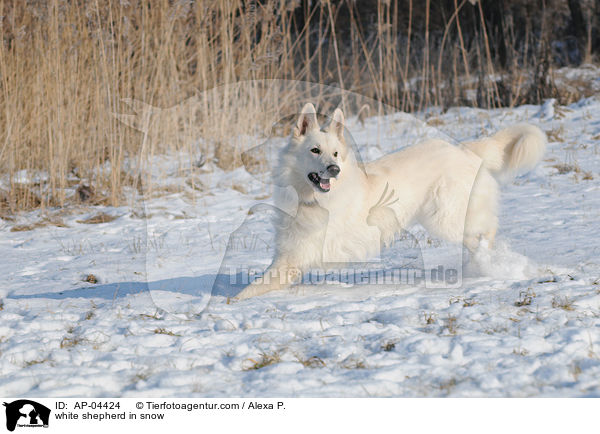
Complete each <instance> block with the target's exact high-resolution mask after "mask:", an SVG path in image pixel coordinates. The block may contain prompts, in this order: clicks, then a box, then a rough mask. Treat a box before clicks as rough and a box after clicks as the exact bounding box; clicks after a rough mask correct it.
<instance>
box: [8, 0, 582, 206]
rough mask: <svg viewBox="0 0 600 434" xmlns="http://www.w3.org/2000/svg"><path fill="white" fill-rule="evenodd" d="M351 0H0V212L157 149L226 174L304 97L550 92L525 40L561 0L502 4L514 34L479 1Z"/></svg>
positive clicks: (417, 101)
mask: <svg viewBox="0 0 600 434" xmlns="http://www.w3.org/2000/svg"><path fill="white" fill-rule="evenodd" d="M359 3H361V2H355V1H353V0H341V1H339V2H328V1H316V2H302V3H299V2H281V1H278V0H265V1H261V2H254V1H251V0H247V1H246V0H215V1H213V0H197V1H194V2H183V1H174V2H155V3H152V4H151V5H152V6H151V7H150V3H147V2H145V1H142V0H129V1H111V0H98V1H91V2H84V1H81V0H80V1H67V0H48V1H43V2H42V1H27V2H16V1H3V0H0V17H2V18H0V21H1V23H0V24H1V30H0V31H1V34H2V41H1V43H0V107H1V108H2V109H1V110H0V133H1V143H2V146H0V173H2V174H3V178H2V179H1V180H0V181H1V182H2V184H3V185H4V190H2V191H0V215H10V214H11V213H15V212H17V211H21V210H29V209H34V208H40V207H41V208H47V207H58V206H64V205H67V204H70V203H81V202H85V203H91V204H105V205H119V204H122V203H125V200H126V199H127V198H128V195H130V194H136V193H137V194H139V193H144V194H152V193H153V189H154V185H153V182H152V181H153V178H152V177H151V176H150V171H149V170H148V169H149V168H150V166H151V163H152V158H153V157H155V156H156V155H159V154H163V153H172V154H174V155H175V154H176V155H185V157H182V158H181V161H180V166H181V167H180V170H181V172H182V173H185V175H186V176H189V177H191V178H192V179H193V178H194V177H195V175H197V174H199V173H202V171H203V170H204V169H203V166H204V163H205V162H206V161H209V160H210V161H211V162H212V163H214V164H216V165H217V166H219V167H221V168H223V169H225V170H231V169H232V168H235V167H238V166H239V165H240V164H242V159H241V152H242V151H244V150H245V149H246V148H247V147H248V146H249V145H251V144H252V143H249V142H251V141H249V140H247V139H245V138H244V137H248V136H257V137H261V136H263V135H265V134H267V133H268V132H269V131H270V129H271V128H272V127H273V125H274V124H275V123H276V121H278V120H280V119H282V118H284V117H286V116H289V115H292V114H293V113H295V112H296V111H297V110H298V109H299V107H300V105H301V104H302V103H303V102H305V101H307V100H310V101H312V102H314V103H316V104H317V105H318V106H319V109H320V110H322V111H330V110H331V109H332V108H334V107H335V106H337V105H342V106H343V108H344V109H345V110H346V112H347V113H348V114H357V113H359V112H360V120H361V122H364V120H365V117H366V116H367V115H376V114H378V113H380V112H381V111H382V110H383V107H394V108H396V109H400V110H404V111H415V110H420V109H424V108H426V107H428V106H432V105H435V106H440V107H448V106H451V105H463V104H468V105H475V106H481V107H498V106H501V105H505V106H513V105H516V104H520V103H523V102H524V101H530V102H539V100H541V99H543V98H548V97H556V98H558V99H559V102H564V101H560V99H561V95H560V91H559V90H557V89H556V86H555V85H554V84H553V81H552V74H551V68H550V66H549V65H548V62H549V60H548V59H550V60H551V59H552V56H551V53H547V52H546V51H543V48H544V47H547V46H548V44H547V43H546V44H544V43H541V42H540V40H539V39H536V38H539V35H541V36H542V42H543V41H544V39H543V38H545V37H548V35H550V34H551V32H552V30H553V29H552V27H551V26H549V25H544V23H549V22H551V21H552V20H553V19H555V18H556V17H557V16H558V15H559V14H560V13H562V12H560V11H561V10H564V4H566V2H564V1H563V2H562V3H561V5H562V6H561V7H562V9H560V10H559V9H557V10H554V9H552V6H548V7H547V8H546V7H544V8H543V9H542V10H537V9H536V13H534V14H526V15H523V14H520V13H519V12H518V11H517V12H514V11H512V12H510V13H511V14H515V15H514V16H517V17H521V16H527V19H528V20H530V21H531V22H529V21H528V23H527V26H524V28H525V29H526V31H525V33H524V34H521V33H522V32H521V29H519V28H516V25H515V24H514V23H513V21H512V19H506V20H503V21H502V23H501V28H496V27H494V26H491V27H490V25H489V22H488V18H489V17H486V14H488V12H489V10H491V9H490V8H491V7H492V6H489V5H487V4H486V5H483V6H482V2H474V3H473V2H468V1H465V0H463V1H460V2H458V1H455V2H454V4H453V5H452V3H451V2H446V3H447V4H445V5H442V4H438V3H437V2H430V1H429V0H428V1H426V2H425V4H424V5H423V4H421V3H417V2H413V0H403V1H398V0H394V1H387V0H378V1H376V2H364V3H361V4H359ZM511 7H512V8H515V7H519V6H514V5H511ZM361 8H362V9H361ZM365 9H368V12H369V13H368V14H366V13H365V12H364V10H365ZM557 11H558V12H557ZM563 15H564V13H563ZM512 16H513V15H511V17H512ZM367 20H370V21H367ZM366 24H368V25H366ZM532 26H533V27H532ZM562 27H564V28H566V27H567V26H562ZM540 29H541V30H540ZM538 30H539V31H538ZM498 32H500V33H501V35H502V36H501V38H499V37H498V34H499V33H498ZM499 45H502V47H504V48H502V50H503V51H502V52H503V53H504V54H502V55H501V56H500V55H499V54H498V53H499V52H500V48H499ZM492 77H495V78H493V79H492ZM272 79H275V80H274V81H273V80H272ZM280 80H284V81H280ZM342 89H343V90H342ZM345 90H347V91H349V92H356V94H357V95H358V94H360V95H362V96H364V98H363V97H362V96H352V95H354V94H350V93H348V92H345ZM573 92H575V91H572V90H570V91H569V95H568V96H566V97H565V98H567V99H573V98H575V97H577V95H579V93H577V92H580V93H581V92H583V91H579V90H578V91H577V92H576V93H577V95H575V94H574V93H573ZM563 100H564V98H563ZM369 101H370V102H371V103H370V107H369V105H366V106H365V102H369ZM373 101H376V103H373ZM365 107H366V108H365ZM429 122H430V123H431V124H433V125H436V124H437V123H438V120H436V118H432V119H430V121H429ZM132 127H133V128H132ZM282 132H283V133H285V131H282ZM193 190H194V191H195V189H193ZM158 193H159V194H162V192H160V191H159V192H158ZM200 193H201V192H200Z"/></svg>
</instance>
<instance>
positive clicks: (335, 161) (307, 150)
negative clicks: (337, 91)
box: [291, 103, 348, 193]
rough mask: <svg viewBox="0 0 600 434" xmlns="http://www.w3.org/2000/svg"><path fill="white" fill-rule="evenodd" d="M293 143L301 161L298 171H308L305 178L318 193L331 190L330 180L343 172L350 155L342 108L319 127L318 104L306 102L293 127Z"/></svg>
mask: <svg viewBox="0 0 600 434" xmlns="http://www.w3.org/2000/svg"><path fill="white" fill-rule="evenodd" d="M291 144H292V146H293V147H294V148H295V149H294V153H295V155H296V160H297V163H299V164H298V167H297V168H296V170H298V169H300V170H303V172H305V173H303V174H302V175H303V176H304V179H305V181H306V182H307V183H308V184H309V185H310V186H311V187H312V188H314V189H315V190H316V191H317V192H319V193H327V192H329V191H330V190H331V188H332V183H331V179H332V178H334V179H337V178H338V177H339V176H340V175H341V172H342V171H343V170H344V163H345V162H346V157H347V155H348V147H347V145H346V141H345V140H344V114H343V113H342V111H341V110H340V109H339V108H337V109H335V111H334V112H333V116H332V118H331V122H330V123H329V124H328V125H326V126H325V127H323V128H320V127H319V124H318V122H317V112H316V110H315V107H314V106H313V105H312V104H310V103H308V104H306V105H305V106H304V107H303V108H302V112H301V113H300V116H299V118H298V122H297V123H296V126H295V127H294V130H293V133H292V140H291Z"/></svg>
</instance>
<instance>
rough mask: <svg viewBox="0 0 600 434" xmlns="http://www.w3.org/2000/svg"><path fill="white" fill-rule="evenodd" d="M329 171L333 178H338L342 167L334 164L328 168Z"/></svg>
mask: <svg viewBox="0 0 600 434" xmlns="http://www.w3.org/2000/svg"><path fill="white" fill-rule="evenodd" d="M327 171H328V172H329V174H330V175H331V176H338V173H340V166H338V165H337V164H332V165H331V166H329V167H327Z"/></svg>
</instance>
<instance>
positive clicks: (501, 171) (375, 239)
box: [237, 104, 546, 299]
mask: <svg viewBox="0 0 600 434" xmlns="http://www.w3.org/2000/svg"><path fill="white" fill-rule="evenodd" d="M315 148H317V149H318V150H319V151H320V153H319V154H317V153H314V152H311V150H314V149H315ZM545 148H546V136H545V134H544V133H543V132H542V131H541V130H540V129H539V128H537V127H535V126H533V125H527V124H521V125H517V126H514V127H511V128H507V129H505V130H502V131H500V132H498V133H496V134H495V135H493V136H491V137H486V138H483V139H480V140H477V141H473V142H467V143H463V144H462V145H460V146H453V145H451V144H449V143H446V142H444V141H442V140H437V139H436V140H428V141H425V142H422V143H419V144H417V145H415V146H412V147H409V148H407V149H404V150H401V151H399V152H396V153H393V154H390V155H387V156H385V157H383V158H381V159H379V160H376V161H373V162H370V163H367V164H366V165H365V166H364V168H363V167H361V166H360V165H359V164H358V163H357V160H356V158H355V155H354V153H353V152H352V149H350V148H349V146H348V145H347V144H346V142H345V140H344V115H343V113H342V111H341V110H340V109H336V110H335V112H334V113H333V116H332V121H331V123H330V124H329V126H328V127H326V128H324V129H323V130H321V129H320V127H319V125H318V122H317V116H316V111H315V108H314V106H313V105H312V104H306V105H305V106H304V108H303V109H302V113H301V115H300V117H299V119H298V122H297V125H296V126H295V128H294V131H293V134H292V137H291V139H290V141H289V143H288V145H287V147H286V148H285V149H284V150H283V153H282V154H281V156H280V161H279V167H278V170H279V173H277V174H276V176H277V177H278V178H280V181H281V182H283V183H285V184H286V185H290V186H292V187H293V188H294V190H295V191H296V192H297V195H298V197H297V200H298V206H297V210H296V213H295V215H294V216H280V217H278V218H277V220H276V222H275V227H276V231H277V234H276V255H275V258H274V260H273V263H272V264H271V266H270V267H269V269H268V270H267V271H266V272H265V275H264V277H263V278H262V279H258V280H256V281H255V282H253V283H252V284H251V285H249V286H248V287H246V288H245V289H244V290H243V291H242V292H241V293H240V294H238V296H237V298H238V299H244V298H248V297H252V296H256V295H260V294H264V293H266V292H269V291H272V290H277V289H282V288H285V287H287V286H289V285H290V284H291V283H294V282H295V281H298V280H299V279H300V277H301V275H302V273H303V272H304V271H307V270H308V269H310V268H313V267H321V266H323V264H324V263H328V264H331V263H345V262H349V261H356V260H364V259H367V258H368V257H369V256H371V255H372V254H373V253H374V252H376V251H377V250H378V248H379V246H380V243H381V242H382V241H383V242H384V243H389V242H391V241H393V238H394V235H395V234H396V233H398V232H399V231H401V230H402V229H403V228H407V227H409V225H411V224H412V223H414V222H418V223H420V224H421V225H422V226H423V227H425V228H426V229H427V230H428V232H429V233H430V234H432V235H433V236H435V237H439V238H442V239H445V240H448V241H451V242H455V243H461V242H462V243H464V245H465V246H466V247H467V248H468V249H469V250H471V251H473V250H474V249H476V248H477V247H478V245H479V242H480V239H482V238H483V239H486V240H487V241H488V245H489V246H491V245H492V243H493V241H494V237H495V234H496V228H497V225H498V217H497V203H498V180H499V179H503V178H510V177H512V176H514V175H515V174H516V173H519V172H522V171H525V170H529V169H531V168H533V167H534V166H535V165H536V164H537V163H538V162H539V161H540V160H541V158H542V155H543V154H544V151H545ZM336 152H337V154H336ZM332 164H335V165H337V166H339V168H340V169H341V170H340V172H339V174H338V176H337V177H335V178H334V177H331V179H330V191H328V192H323V191H322V190H321V189H319V187H318V186H316V185H315V184H313V183H312V182H311V180H309V178H308V174H309V173H311V172H315V173H317V174H318V175H319V176H320V177H322V178H323V177H328V176H329V175H328V169H327V168H328V167H329V166H331V165H332ZM276 201H277V200H276ZM278 205H281V206H282V207H285V204H283V203H281V204H279V203H278Z"/></svg>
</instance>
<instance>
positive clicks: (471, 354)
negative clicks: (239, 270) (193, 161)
mask: <svg viewBox="0 0 600 434" xmlns="http://www.w3.org/2000/svg"><path fill="white" fill-rule="evenodd" d="M423 116H424V118H426V122H427V124H424V125H419V123H418V122H417V123H414V122H412V123H411V122H410V120H407V119H408V116H407V115H402V114H395V115H389V116H381V117H372V118H369V119H367V120H366V122H365V125H364V126H363V125H361V124H360V123H358V122H357V121H356V119H350V121H349V125H348V127H349V130H350V132H351V134H352V137H353V138H354V140H355V141H356V143H357V145H358V148H359V150H360V152H361V155H362V158H363V159H365V160H369V159H372V158H376V157H378V156H380V155H383V154H385V153H388V152H391V151H393V150H395V149H398V148H400V147H403V146H407V145H409V144H410V143H411V142H413V141H414V140H416V139H417V138H421V137H429V136H432V135H442V136H444V135H447V136H450V137H451V138H453V139H455V140H456V141H461V140H467V139H472V138H475V137H478V136H480V135H482V134H487V133H492V132H494V131H496V130H497V129H499V128H501V127H504V126H508V125H511V124H514V123H516V122H520V121H530V122H533V123H536V124H538V125H540V126H541V127H542V129H544V130H545V131H546V132H547V133H548V134H549V137H550V145H549V149H548V152H547V154H546V156H545V160H544V161H543V162H542V164H540V166H539V167H538V168H536V169H535V170H534V171H532V172H531V173H529V174H526V175H524V176H521V177H519V178H517V179H516V180H514V182H511V183H509V184H508V185H505V186H504V187H503V194H502V201H501V214H500V229H499V234H498V245H497V247H496V249H495V250H494V251H493V252H487V251H484V250H482V251H480V252H478V257H477V258H476V259H477V264H478V265H477V267H476V268H477V269H474V267H473V264H474V260H473V259H472V260H471V263H470V264H467V265H466V272H465V276H464V278H463V280H462V285H461V286H460V287H458V288H452V289H447V288H433V287H425V286H424V285H422V284H407V283H404V284H363V283H355V284H349V283H344V282H335V281H334V282H326V283H320V284H312V285H311V284H304V285H300V286H297V287H294V288H292V289H291V290H289V291H285V292H276V293H272V294H269V295H266V296H262V297H258V298H255V299H250V300H246V301H242V302H231V303H230V302H228V296H229V295H233V294H234V292H232V291H228V290H223V289H219V288H217V289H215V290H214V291H213V285H214V282H215V278H216V276H217V274H218V272H219V270H220V268H221V267H222V264H235V265H237V266H247V267H249V266H259V267H260V266H266V265H267V264H268V263H269V260H270V258H271V255H272V248H271V245H270V240H271V239H272V236H273V233H272V229H271V226H270V223H269V217H268V212H263V211H264V210H263V209H262V208H261V207H260V206H259V207H258V208H253V212H251V213H250V214H251V215H250V216H249V215H248V211H249V210H250V209H251V208H252V207H253V206H255V205H257V204H261V203H267V204H268V203H270V201H271V193H272V189H273V187H272V186H269V185H267V184H265V183H263V182H262V180H264V179H261V176H256V177H255V176H252V175H250V174H249V173H247V172H246V171H245V170H244V169H243V168H240V169H237V170H236V171H234V172H230V173H225V172H221V171H220V170H219V169H218V168H212V167H209V168H208V169H210V170H206V173H203V174H202V175H200V176H198V178H197V179H195V181H194V182H195V185H196V188H198V185H201V188H200V190H202V191H200V192H199V193H198V194H197V195H196V196H195V197H192V196H191V194H190V193H189V191H185V188H187V187H185V188H184V191H183V192H180V193H174V194H162V195H160V194H156V195H155V197H154V198H152V199H148V200H147V201H146V202H145V203H138V204H134V205H132V206H129V207H122V208H107V207H95V208H83V207H82V208H80V209H74V210H69V211H68V212H67V211H64V210H63V211H60V210H56V211H54V212H55V213H56V214H57V215H60V217H61V219H62V221H63V223H64V226H66V227H59V226H53V225H44V226H41V227H38V228H35V229H32V230H26V231H11V229H13V228H15V226H17V228H18V225H23V224H26V223H33V222H35V221H37V220H39V219H40V218H41V217H40V214H39V213H38V212H34V213H29V214H26V215H22V216H19V218H18V219H17V220H16V221H14V222H9V221H2V220H0V228H1V230H2V235H1V236H0V256H1V257H2V261H1V262H0V276H2V277H1V278H0V279H1V281H0V300H1V302H0V303H1V304H0V306H1V307H0V396H22V397H23V396H340V397H349V396H412V397H414V396H600V259H599V258H600V242H599V241H600V225H599V222H600V171H599V170H598V167H600V100H598V99H594V98H589V99H585V100H582V101H580V102H579V103H577V104H573V105H572V106H569V107H557V106H554V105H553V104H552V103H548V104H546V105H545V106H543V107H538V106H523V107H519V108H516V109H502V110H479V109H470V108H456V109H451V110H449V111H447V112H446V113H443V114H435V113H430V114H428V115H427V116H425V115H423ZM275 142H276V143H279V142H278V141H275ZM159 163H160V162H157V163H156V164H157V165H160V164H159ZM161 164H162V166H161V167H163V168H166V169H165V170H167V171H168V170H169V167H170V166H169V164H170V160H169V159H168V158H165V159H164V161H162V163H161ZM167 175H168V173H167ZM166 179H170V180H171V181H170V182H172V183H181V184H182V185H184V186H185V185H186V184H185V183H186V180H185V179H181V178H174V177H172V178H169V177H167V178H166ZM187 181H189V180H187ZM188 184H189V182H188ZM190 188H191V187H190ZM98 212H104V213H107V214H110V215H112V216H116V217H117V218H116V219H115V220H113V221H111V222H107V223H100V224H84V223H82V221H84V220H85V219H86V218H88V217H92V216H94V215H96V214H97V213H98ZM236 230H237V232H234V231H236ZM232 233H234V236H231V237H230V235H231V234H232ZM412 233H413V235H414V239H413V240H412V241H411V240H407V239H405V240H399V241H398V243H396V245H395V246H394V247H392V248H391V249H389V250H387V251H385V252H384V253H383V255H382V264H383V266H384V268H385V267H393V266H414V265H415V264H418V259H419V258H420V256H419V255H420V253H419V251H418V249H416V245H417V244H416V243H418V245H419V246H420V248H421V249H422V251H421V253H422V254H423V255H424V256H425V255H428V257H430V258H431V257H433V258H435V257H436V255H443V254H444V252H446V251H447V249H446V248H445V246H444V244H443V243H439V242H438V241H437V240H432V239H430V238H429V237H428V236H427V234H425V233H423V232H422V231H420V230H419V229H418V228H416V229H414V230H413V231H412ZM415 251H416V252H417V253H415ZM411 261H412V262H411ZM415 261H416V262H415ZM90 274H92V275H93V276H94V277H95V278H96V279H97V280H98V282H97V283H95V284H94V283H88V282H84V280H85V279H86V278H87V276H88V275H90ZM90 280H93V279H90Z"/></svg>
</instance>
